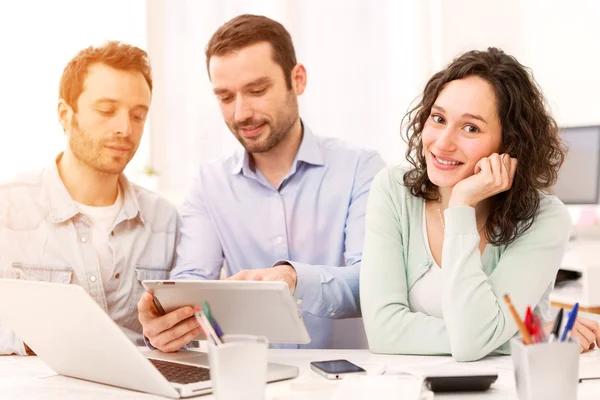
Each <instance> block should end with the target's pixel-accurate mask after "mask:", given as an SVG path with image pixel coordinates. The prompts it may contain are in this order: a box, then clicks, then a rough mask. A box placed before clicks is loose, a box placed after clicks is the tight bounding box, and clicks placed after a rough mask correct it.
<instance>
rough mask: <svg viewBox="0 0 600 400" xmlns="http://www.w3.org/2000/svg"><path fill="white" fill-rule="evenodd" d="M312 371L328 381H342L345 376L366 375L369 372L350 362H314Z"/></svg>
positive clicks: (311, 364) (311, 366) (311, 367)
mask: <svg viewBox="0 0 600 400" xmlns="http://www.w3.org/2000/svg"><path fill="white" fill-rule="evenodd" d="M310 369H312V370H313V371H315V372H316V373H318V374H319V375H323V376H324V377H325V378H327V379H342V378H343V377H344V375H348V374H357V375H364V374H366V372H367V371H365V370H364V369H362V368H361V367H359V366H358V365H356V364H352V363H351V362H350V361H348V360H327V361H313V362H311V363H310Z"/></svg>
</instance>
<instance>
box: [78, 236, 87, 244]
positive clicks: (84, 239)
mask: <svg viewBox="0 0 600 400" xmlns="http://www.w3.org/2000/svg"><path fill="white" fill-rule="evenodd" d="M79 240H81V243H87V239H86V238H85V237H84V236H82V237H80V238H79Z"/></svg>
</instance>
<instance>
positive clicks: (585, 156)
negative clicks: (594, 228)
mask: <svg viewBox="0 0 600 400" xmlns="http://www.w3.org/2000/svg"><path fill="white" fill-rule="evenodd" d="M560 135H561V137H562V139H563V141H564V143H565V144H566V146H567V147H568V148H569V152H568V153H567V157H566V159H565V162H564V164H563V165H562V167H561V169H560V171H559V172H558V181H557V182H556V186H555V187H554V194H555V195H556V196H557V197H558V198H559V199H560V200H561V201H562V202H563V203H565V204H598V202H599V199H600V193H599V190H600V126H585V127H569V128H561V129H560Z"/></svg>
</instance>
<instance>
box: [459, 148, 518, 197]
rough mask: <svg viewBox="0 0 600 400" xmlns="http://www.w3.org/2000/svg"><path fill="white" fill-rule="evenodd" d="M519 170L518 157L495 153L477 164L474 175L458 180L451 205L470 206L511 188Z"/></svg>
mask: <svg viewBox="0 0 600 400" xmlns="http://www.w3.org/2000/svg"><path fill="white" fill-rule="evenodd" d="M516 171H517V159H516V158H512V157H510V156H509V155H508V154H506V153H505V154H498V153H494V154H492V155H490V156H489V157H483V158H482V159H481V160H479V161H478V162H477V164H475V170H474V171H473V175H471V176H470V177H468V178H465V179H463V180H462V181H460V182H458V183H457V184H456V185H455V186H454V188H453V189H452V194H451V195H450V201H449V203H448V206H449V207H453V206H470V207H475V206H476V205H477V203H479V202H480V201H482V200H485V199H487V198H489V197H492V196H494V195H496V194H498V193H501V192H504V191H507V190H508V189H510V188H511V186H512V183H513V179H514V177H515V173H516Z"/></svg>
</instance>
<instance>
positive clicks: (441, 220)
mask: <svg viewBox="0 0 600 400" xmlns="http://www.w3.org/2000/svg"><path fill="white" fill-rule="evenodd" d="M435 205H436V206H437V209H438V214H439V216H440V222H441V223H442V229H444V232H446V224H445V223H444V216H443V215H442V209H441V208H440V202H439V201H436V203H435ZM484 226H485V222H484V223H483V224H482V225H481V228H479V229H477V233H480V232H481V230H482V229H483V227H484Z"/></svg>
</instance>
